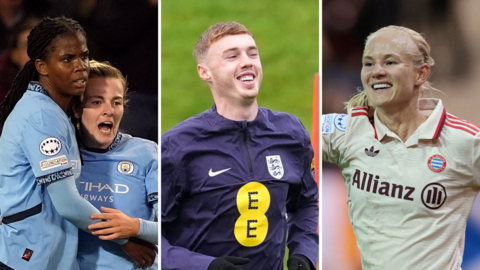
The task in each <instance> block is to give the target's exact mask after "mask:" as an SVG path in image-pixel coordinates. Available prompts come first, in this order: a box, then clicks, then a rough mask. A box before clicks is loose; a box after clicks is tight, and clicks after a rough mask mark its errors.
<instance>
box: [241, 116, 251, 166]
mask: <svg viewBox="0 0 480 270" xmlns="http://www.w3.org/2000/svg"><path fill="white" fill-rule="evenodd" d="M242 128H243V131H242V132H243V147H244V148H245V153H247V160H248V169H249V171H250V174H251V175H253V165H252V159H251V158H250V152H249V151H248V144H247V138H248V129H247V122H244V123H242Z"/></svg>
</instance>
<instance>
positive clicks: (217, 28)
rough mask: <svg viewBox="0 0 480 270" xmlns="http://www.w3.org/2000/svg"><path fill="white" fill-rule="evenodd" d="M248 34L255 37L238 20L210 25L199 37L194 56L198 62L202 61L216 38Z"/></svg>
mask: <svg viewBox="0 0 480 270" xmlns="http://www.w3.org/2000/svg"><path fill="white" fill-rule="evenodd" d="M240 34H247V35H250V36H251V37H252V38H253V34H252V33H250V31H248V29H247V28H246V27H245V26H244V25H242V24H240V23H237V22H220V23H217V24H214V25H212V26H210V27H209V28H208V29H207V30H206V31H205V32H203V34H202V36H201V37H200V38H199V39H198V41H197V44H195V48H194V49H193V56H194V57H195V60H196V61H197V63H198V64H199V63H201V62H202V61H203V58H204V56H205V54H206V53H207V51H208V49H209V48H210V45H212V43H213V42H215V41H216V40H218V39H220V38H222V37H224V36H228V35H240Z"/></svg>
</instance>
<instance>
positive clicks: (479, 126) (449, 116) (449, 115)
mask: <svg viewBox="0 0 480 270" xmlns="http://www.w3.org/2000/svg"><path fill="white" fill-rule="evenodd" d="M447 115H448V118H451V119H456V120H459V121H462V122H464V123H468V124H470V125H473V126H475V127H477V128H480V125H477V124H475V123H472V122H469V121H467V120H463V119H461V118H458V117H456V116H453V115H451V114H447Z"/></svg>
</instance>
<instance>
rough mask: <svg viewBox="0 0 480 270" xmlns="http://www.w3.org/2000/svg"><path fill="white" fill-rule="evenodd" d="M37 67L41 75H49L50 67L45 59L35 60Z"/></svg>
mask: <svg viewBox="0 0 480 270" xmlns="http://www.w3.org/2000/svg"><path fill="white" fill-rule="evenodd" d="M35 67H36V68H37V71H38V73H40V75H43V76H48V67H47V64H46V63H45V62H44V61H43V60H40V59H37V60H35Z"/></svg>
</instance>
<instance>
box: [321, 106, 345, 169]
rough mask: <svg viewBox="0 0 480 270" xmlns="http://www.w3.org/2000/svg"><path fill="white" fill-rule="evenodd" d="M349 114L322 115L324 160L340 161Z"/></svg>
mask: <svg viewBox="0 0 480 270" xmlns="http://www.w3.org/2000/svg"><path fill="white" fill-rule="evenodd" d="M347 120H348V115H346V114H336V113H333V114H325V115H322V160H323V161H328V162H332V163H335V164H339V163H340V154H341V153H340V149H342V146H343V145H344V143H345V132H346V129H347Z"/></svg>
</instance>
